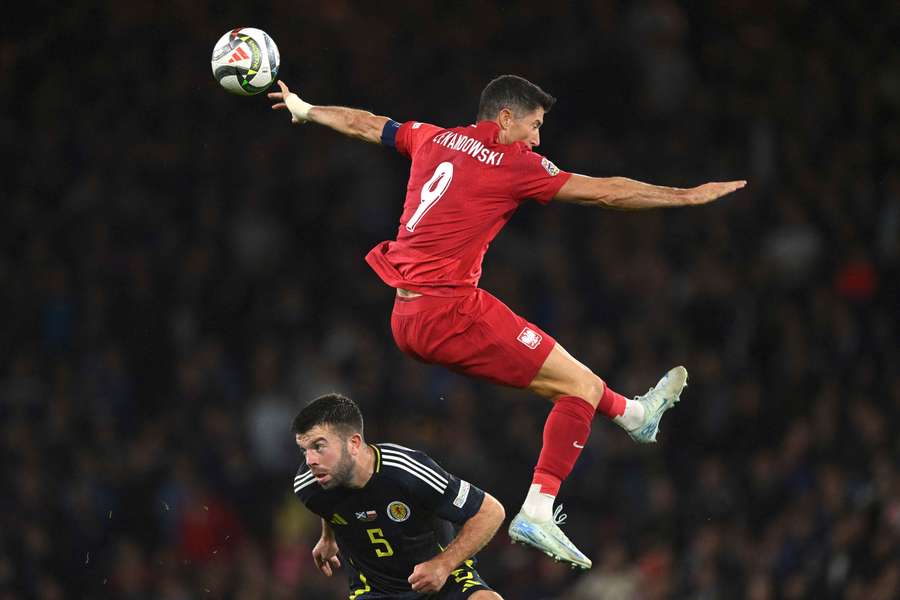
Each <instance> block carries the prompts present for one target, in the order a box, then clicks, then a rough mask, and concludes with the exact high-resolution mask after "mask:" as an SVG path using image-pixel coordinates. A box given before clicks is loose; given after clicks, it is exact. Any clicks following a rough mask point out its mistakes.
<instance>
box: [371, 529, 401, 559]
mask: <svg viewBox="0 0 900 600" xmlns="http://www.w3.org/2000/svg"><path fill="white" fill-rule="evenodd" d="M366 533H368V534H369V539H370V540H371V541H372V545H373V546H376V548H375V556H377V557H378V558H385V557H387V556H393V555H394V549H393V548H391V544H390V542H388V541H387V540H386V539H384V533H382V531H381V529H378V528H375V529H366ZM377 546H384V549H381V548H378V547H377Z"/></svg>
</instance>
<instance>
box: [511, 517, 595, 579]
mask: <svg viewBox="0 0 900 600" xmlns="http://www.w3.org/2000/svg"><path fill="white" fill-rule="evenodd" d="M560 511H562V505H561V504H560V505H559V506H557V507H556V510H555V511H553V517H552V518H551V519H548V520H547V521H535V520H533V519H531V518H530V517H528V516H527V515H526V514H525V513H524V512H522V511H519V514H517V515H516V516H515V518H514V519H513V520H512V522H511V523H510V524H509V537H510V538H511V539H512V542H513V544H523V545H527V546H532V547H534V548H537V549H538V550H540V551H541V552H543V553H544V554H546V555H547V556H549V557H550V558H552V559H553V560H555V561H557V562H564V563H568V564H569V565H570V566H571V567H572V568H573V569H574V568H576V567H577V568H580V569H585V570H587V569H590V568H591V564H592V563H591V559H589V558H588V557H587V556H585V555H584V554H583V553H582V552H581V550H579V549H578V548H576V547H575V544H573V543H572V542H571V541H569V538H567V537H566V534H564V533H563V532H562V529H560V528H559V525H560V524H562V523H563V522H565V520H566V515H565V514H561V513H560Z"/></svg>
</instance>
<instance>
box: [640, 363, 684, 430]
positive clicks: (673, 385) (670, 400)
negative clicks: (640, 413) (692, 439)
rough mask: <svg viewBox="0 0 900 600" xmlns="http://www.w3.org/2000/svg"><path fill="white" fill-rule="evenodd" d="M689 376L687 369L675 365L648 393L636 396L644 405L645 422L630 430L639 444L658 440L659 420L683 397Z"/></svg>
mask: <svg viewBox="0 0 900 600" xmlns="http://www.w3.org/2000/svg"><path fill="white" fill-rule="evenodd" d="M687 378H688V372H687V369H685V368H684V367H675V368H674V369H672V370H670V371H669V372H668V373H666V374H665V375H664V376H663V378H662V379H660V380H659V383H657V384H656V385H655V386H654V387H652V388H650V390H649V391H648V392H647V393H646V394H644V395H643V396H637V397H635V401H636V402H640V403H641V404H643V405H644V422H643V423H641V424H640V425H638V426H637V427H635V428H634V429H632V430H630V431H629V432H628V435H629V436H631V439H633V440H634V441H636V442H638V443H639V444H652V443H654V442H655V441H656V434H657V433H659V420H660V419H662V416H663V413H665V412H666V411H667V410H669V409H670V408H672V407H673V406H675V403H676V402H678V400H679V399H680V398H681V391H682V390H683V389H684V388H685V387H687Z"/></svg>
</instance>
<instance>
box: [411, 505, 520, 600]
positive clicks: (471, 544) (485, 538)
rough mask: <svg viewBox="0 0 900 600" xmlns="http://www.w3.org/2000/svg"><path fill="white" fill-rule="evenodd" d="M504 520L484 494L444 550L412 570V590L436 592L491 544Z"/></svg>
mask: <svg viewBox="0 0 900 600" xmlns="http://www.w3.org/2000/svg"><path fill="white" fill-rule="evenodd" d="M504 518H506V511H504V510H503V505H502V504H500V502H499V501H498V500H497V499H496V498H494V497H493V496H491V495H490V494H485V495H484V500H482V502H481V508H479V509H478V512H477V513H475V514H474V515H473V516H472V518H470V519H469V520H468V521H466V522H465V523H463V526H462V527H461V528H460V530H459V533H458V534H457V535H456V537H455V538H454V539H453V541H452V542H450V544H449V545H448V546H447V548H446V549H445V550H444V551H443V552H441V553H440V554H438V555H437V556H435V557H434V558H432V559H431V560H429V561H427V562H423V563H419V564H417V565H416V566H415V568H414V569H413V572H412V575H410V576H409V583H410V585H411V586H412V589H413V590H415V591H417V592H421V593H426V594H433V593H435V592H437V591H439V590H440V589H441V588H442V587H444V583H445V582H446V581H447V577H449V576H450V572H451V571H452V570H453V569H455V568H456V567H458V566H459V565H460V564H462V562H463V561H464V560H466V559H467V558H469V557H471V556H473V555H474V554H476V553H477V552H478V551H479V550H481V549H482V548H484V547H485V545H487V543H488V542H489V541H491V538H493V537H494V534H495V533H497V529H498V528H499V527H500V524H501V523H503V519H504Z"/></svg>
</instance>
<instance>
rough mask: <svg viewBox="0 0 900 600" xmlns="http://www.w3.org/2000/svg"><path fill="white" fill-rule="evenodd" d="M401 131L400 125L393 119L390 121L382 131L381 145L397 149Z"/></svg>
mask: <svg viewBox="0 0 900 600" xmlns="http://www.w3.org/2000/svg"><path fill="white" fill-rule="evenodd" d="M399 129H400V123H398V122H397V121H395V120H393V119H388V122H387V123H385V124H384V129H382V130H381V145H382V146H390V147H391V148H396V147H397V144H396V140H397V131H398V130H399Z"/></svg>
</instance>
